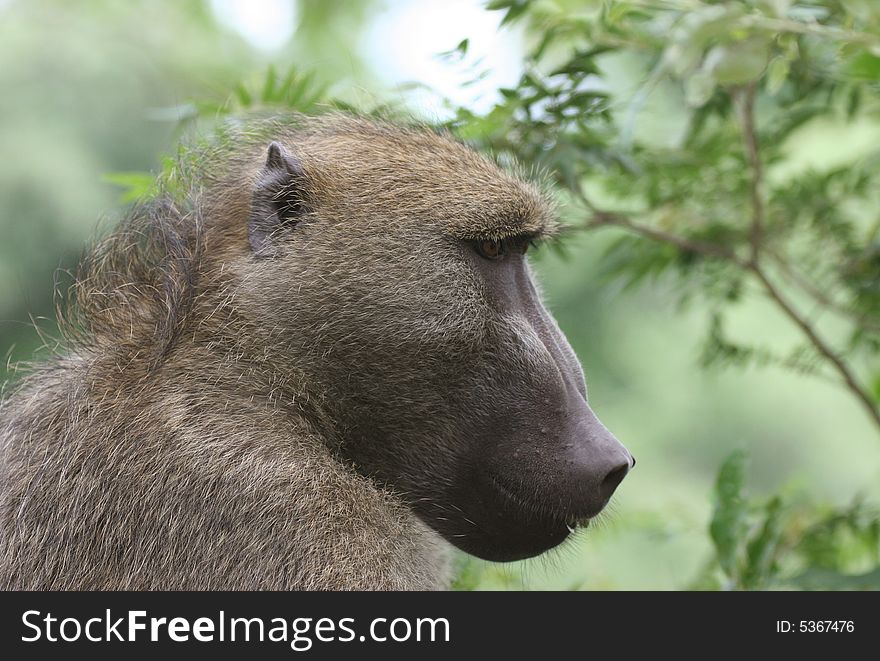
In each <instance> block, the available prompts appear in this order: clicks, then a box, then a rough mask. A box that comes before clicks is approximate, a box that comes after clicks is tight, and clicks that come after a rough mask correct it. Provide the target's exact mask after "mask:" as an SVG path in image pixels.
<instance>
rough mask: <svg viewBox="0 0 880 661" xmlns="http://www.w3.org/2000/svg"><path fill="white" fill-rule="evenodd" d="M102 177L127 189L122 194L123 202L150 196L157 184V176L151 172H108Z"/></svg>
mask: <svg viewBox="0 0 880 661" xmlns="http://www.w3.org/2000/svg"><path fill="white" fill-rule="evenodd" d="M101 179H102V180H103V181H106V182H107V183H110V184H113V185H114V186H120V187H122V188H123V189H125V190H124V191H123V193H122V195H121V196H120V200H121V201H122V202H123V203H128V202H134V201H136V200H141V199H144V198H147V197H149V196H150V195H151V194H152V192H153V190H154V187H155V184H156V177H155V176H154V175H153V174H151V173H149V172H108V173H107V174H105V175H104V176H103V177H101Z"/></svg>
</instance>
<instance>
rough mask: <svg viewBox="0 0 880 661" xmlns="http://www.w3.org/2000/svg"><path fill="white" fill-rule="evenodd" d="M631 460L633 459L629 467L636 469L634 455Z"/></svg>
mask: <svg viewBox="0 0 880 661" xmlns="http://www.w3.org/2000/svg"><path fill="white" fill-rule="evenodd" d="M629 458H630V459H632V464H630V466H629V467H630V468H635V467H636V458H635V457H634V456H633V455H630V456H629Z"/></svg>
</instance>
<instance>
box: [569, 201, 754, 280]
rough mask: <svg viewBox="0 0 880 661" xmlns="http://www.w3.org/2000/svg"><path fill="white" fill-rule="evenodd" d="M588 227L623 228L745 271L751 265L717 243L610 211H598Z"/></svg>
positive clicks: (588, 223)
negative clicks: (671, 231)
mask: <svg viewBox="0 0 880 661" xmlns="http://www.w3.org/2000/svg"><path fill="white" fill-rule="evenodd" d="M586 227H587V229H596V228H599V227H622V228H623V229H626V230H628V231H630V232H632V233H633V234H638V235H640V236H644V237H646V238H649V239H653V240H654V241H659V242H661V243H668V244H671V245H674V246H676V247H678V248H681V249H682V250H687V251H689V252H693V253H697V254H699V255H703V256H705V257H714V258H716V259H723V260H725V261H728V262H733V263H734V264H736V265H738V266H739V267H741V268H744V269H745V268H747V267H748V265H749V262H747V261H746V260H744V259H742V258H741V257H740V256H739V255H737V254H736V253H735V252H734V251H733V250H731V249H730V248H728V247H726V246H723V245H720V244H717V243H708V242H706V241H696V240H694V239H687V238H685V237H681V236H676V235H675V234H670V233H668V232H664V231H662V230H658V229H654V228H653V227H648V226H647V225H640V224H637V223H634V222H633V221H631V220H630V219H629V218H627V217H626V216H623V215H621V214H618V213H613V212H609V211H596V212H594V213H593V216H592V217H591V218H590V220H589V222H587V224H586Z"/></svg>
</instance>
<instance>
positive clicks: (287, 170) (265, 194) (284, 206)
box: [248, 142, 307, 257]
mask: <svg viewBox="0 0 880 661" xmlns="http://www.w3.org/2000/svg"><path fill="white" fill-rule="evenodd" d="M304 188H305V172H304V171H303V168H302V164H300V162H299V159H297V158H296V156H294V155H292V154H290V153H289V152H288V151H287V150H286V149H285V148H284V147H283V146H282V145H281V144H280V143H278V142H271V143H270V144H269V149H268V152H267V155H266V164H265V165H264V166H263V169H262V171H261V172H260V176H259V178H258V179H257V187H256V190H254V196H253V199H252V201H251V218H250V222H249V224H248V240H249V241H250V244H251V249H252V250H253V251H254V254H255V255H257V256H260V257H271V256H273V255H274V254H275V250H274V248H273V246H274V245H275V243H276V240H277V238H278V237H279V236H280V235H281V234H283V233H284V230H286V229H289V228H291V227H293V226H294V225H296V223H297V222H298V221H299V219H300V218H301V217H302V215H303V214H304V213H305V212H306V211H307V209H306V204H305V197H304Z"/></svg>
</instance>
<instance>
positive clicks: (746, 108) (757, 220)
mask: <svg viewBox="0 0 880 661" xmlns="http://www.w3.org/2000/svg"><path fill="white" fill-rule="evenodd" d="M755 91H756V85H755V83H751V84H750V85H748V86H747V87H745V88H743V90H742V91H741V93H740V94H739V95H738V97H739V99H738V100H739V102H740V103H739V105H740V121H741V123H742V136H743V146H744V147H745V152H746V158H747V160H748V162H749V169H750V171H751V177H750V180H749V193H750V195H751V200H752V227H751V232H750V235H751V244H752V262H754V263H755V264H757V263H758V256H759V255H760V252H761V243H762V242H763V240H764V197H763V195H764V193H763V182H764V167H763V165H762V163H761V153H760V151H759V145H758V132H757V131H756V130H755Z"/></svg>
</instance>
